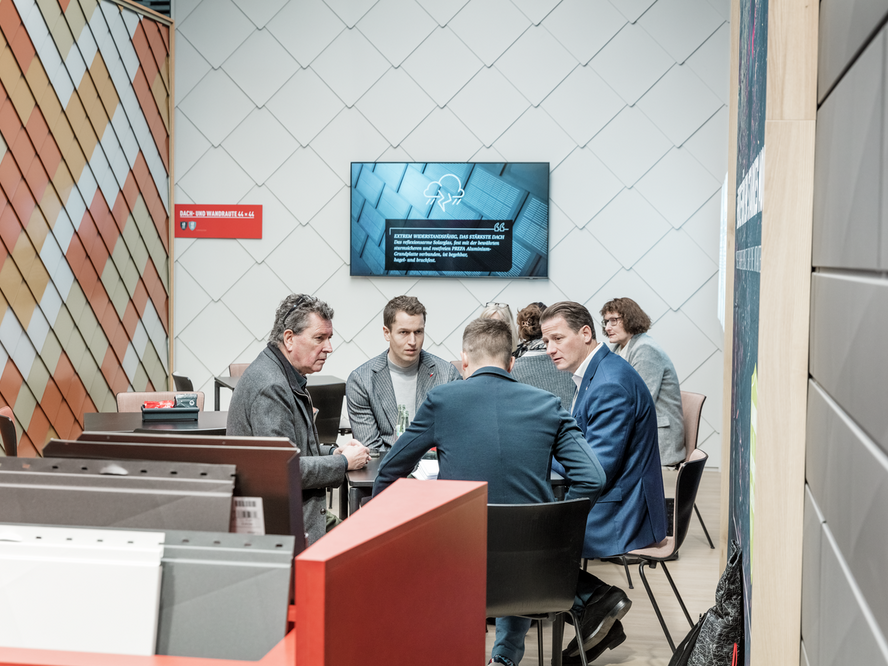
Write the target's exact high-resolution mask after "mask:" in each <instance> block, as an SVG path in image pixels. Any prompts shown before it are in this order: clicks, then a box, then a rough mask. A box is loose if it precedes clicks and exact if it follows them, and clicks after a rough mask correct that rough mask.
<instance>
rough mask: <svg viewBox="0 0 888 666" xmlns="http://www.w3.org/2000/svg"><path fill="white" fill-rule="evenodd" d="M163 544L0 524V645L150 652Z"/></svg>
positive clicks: (150, 538)
mask: <svg viewBox="0 0 888 666" xmlns="http://www.w3.org/2000/svg"><path fill="white" fill-rule="evenodd" d="M163 541H164V534H163V533H162V532H135V531H120V530H98V529H81V528H74V527H52V526H35V525H10V524H0V599H2V603H0V646H3V647H17V648H39V649H43V650H71V651H76V652H104V653H113V654H132V655H152V654H154V648H155V641H156V636H157V634H156V631H157V617H158V615H157V614H158V598H159V595H160V577H161V555H162V554H163Z"/></svg>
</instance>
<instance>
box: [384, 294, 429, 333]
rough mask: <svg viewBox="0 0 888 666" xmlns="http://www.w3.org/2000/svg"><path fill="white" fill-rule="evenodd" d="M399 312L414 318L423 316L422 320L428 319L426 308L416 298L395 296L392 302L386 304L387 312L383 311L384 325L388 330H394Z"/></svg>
mask: <svg viewBox="0 0 888 666" xmlns="http://www.w3.org/2000/svg"><path fill="white" fill-rule="evenodd" d="M399 312H403V313H404V314H407V315H410V316H411V317H414V316H416V315H422V320H423V321H425V319H426V309H425V306H424V305H423V304H422V303H420V302H419V299H418V298H416V296H395V297H394V298H393V299H392V300H390V301H389V302H388V303H386V304H385V310H383V311H382V323H383V325H384V326H385V327H386V328H387V329H388V330H392V326H394V324H395V317H397V316H398V313H399Z"/></svg>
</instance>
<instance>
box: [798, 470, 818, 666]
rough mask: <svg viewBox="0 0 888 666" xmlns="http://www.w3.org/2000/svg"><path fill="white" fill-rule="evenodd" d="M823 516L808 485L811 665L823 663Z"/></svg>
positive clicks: (805, 551)
mask: <svg viewBox="0 0 888 666" xmlns="http://www.w3.org/2000/svg"><path fill="white" fill-rule="evenodd" d="M822 524H823V517H822V516H821V515H820V514H819V512H818V511H817V507H816V504H815V502H814V498H813V497H811V493H810V492H809V490H808V488H807V487H806V488H805V523H804V528H803V529H804V533H803V542H802V639H803V640H807V641H808V646H809V647H808V651H809V654H808V657H807V663H808V664H809V666H820V649H819V646H820V643H819V636H820V548H821V545H820V541H821V529H822V528H821V525H822ZM803 663H804V662H803Z"/></svg>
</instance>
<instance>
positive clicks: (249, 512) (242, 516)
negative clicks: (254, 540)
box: [230, 497, 265, 534]
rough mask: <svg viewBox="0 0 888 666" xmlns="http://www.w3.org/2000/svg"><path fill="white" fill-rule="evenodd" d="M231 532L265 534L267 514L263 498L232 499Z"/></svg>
mask: <svg viewBox="0 0 888 666" xmlns="http://www.w3.org/2000/svg"><path fill="white" fill-rule="evenodd" d="M230 531H231V532H235V533H237V534H265V513H264V512H263V510H262V498H261V497H233V498H232V499H231V527H230Z"/></svg>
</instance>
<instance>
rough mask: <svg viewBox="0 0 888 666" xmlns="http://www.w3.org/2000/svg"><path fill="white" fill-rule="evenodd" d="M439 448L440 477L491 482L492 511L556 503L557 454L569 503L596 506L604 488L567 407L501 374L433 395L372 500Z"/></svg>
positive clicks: (479, 375)
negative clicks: (498, 507) (553, 471)
mask: <svg viewBox="0 0 888 666" xmlns="http://www.w3.org/2000/svg"><path fill="white" fill-rule="evenodd" d="M646 390H647V389H646V388H645V391H646ZM654 431H655V432H654V435H655V436H656V425H655V427H654ZM655 443H656V440H655ZM433 446H437V447H438V464H439V473H438V478H439V479H457V480H464V481H486V482H487V501H488V502H489V503H491V504H523V503H528V504H529V503H536V502H551V501H553V500H554V497H553V495H552V485H551V482H550V478H549V477H550V472H551V465H552V456H553V455H554V456H555V458H556V459H557V460H560V461H561V463H563V465H564V467H565V468H566V469H567V470H568V473H569V474H570V480H571V486H570V489H569V491H568V493H567V498H568V499H573V498H579V497H588V498H590V499H591V500H592V501H593V502H595V499H596V498H597V497H598V495H599V493H600V492H601V487H602V484H603V483H604V472H603V471H602V469H601V465H599V463H598V461H597V460H596V459H595V456H594V455H593V454H592V452H591V451H590V450H589V447H588V446H586V442H585V439H584V438H583V433H582V432H581V431H580V429H579V428H578V427H577V424H576V422H575V421H574V420H573V418H571V416H570V414H568V413H567V412H566V411H565V410H564V408H563V407H562V406H561V401H560V400H559V399H558V398H556V397H555V396H554V395H552V394H551V393H549V392H548V391H543V390H542V389H538V388H535V387H533V386H528V385H527V384H521V383H520V382H518V381H516V380H515V379H513V378H512V376H511V375H510V374H509V373H508V372H506V371H505V370H503V369H501V368H495V367H490V366H489V367H484V368H480V369H479V370H477V371H476V372H475V373H474V374H473V375H472V376H471V377H469V378H468V379H467V380H466V381H464V382H451V383H449V384H442V385H440V386H436V387H435V388H433V389H432V390H431V391H429V393H428V395H427V396H426V399H425V401H424V402H423V403H422V406H421V407H420V408H419V410H418V411H417V412H416V417H415V418H414V419H413V423H412V424H411V425H410V427H409V428H408V429H407V430H406V432H404V434H403V435H401V436H400V437H399V438H398V440H397V441H396V442H395V445H394V446H393V447H392V449H391V451H389V452H388V455H386V457H385V458H384V459H383V460H382V462H381V463H380V465H379V473H378V475H377V477H376V484H375V485H374V487H373V494H374V495H377V494H378V493H380V492H381V491H382V490H384V489H385V488H386V487H387V486H388V485H389V484H391V483H393V482H394V481H395V480H396V479H398V478H400V477H404V476H407V475H408V474H410V472H412V471H413V468H414V467H415V465H416V463H417V462H418V461H419V459H420V458H421V457H422V455H423V454H424V453H425V452H426V451H428V450H429V449H430V448H432V447H433Z"/></svg>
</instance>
